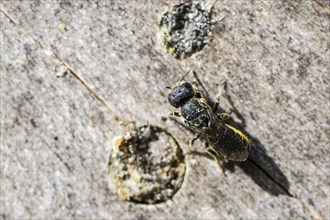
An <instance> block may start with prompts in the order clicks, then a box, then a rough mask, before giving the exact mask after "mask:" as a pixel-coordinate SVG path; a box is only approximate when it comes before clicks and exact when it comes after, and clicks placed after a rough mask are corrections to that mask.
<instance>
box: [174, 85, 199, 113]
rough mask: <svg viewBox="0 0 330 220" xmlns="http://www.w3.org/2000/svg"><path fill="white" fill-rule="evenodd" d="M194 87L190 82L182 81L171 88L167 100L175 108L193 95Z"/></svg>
mask: <svg viewBox="0 0 330 220" xmlns="http://www.w3.org/2000/svg"><path fill="white" fill-rule="evenodd" d="M194 94H195V92H194V88H193V87H192V85H191V84H190V83H182V84H181V85H178V86H176V87H174V88H173V89H172V91H171V92H170V93H169V94H168V101H169V102H170V103H171V105H172V106H173V107H175V108H179V107H180V106H183V105H184V104H185V103H186V102H187V101H188V100H189V99H191V98H192V97H194Z"/></svg>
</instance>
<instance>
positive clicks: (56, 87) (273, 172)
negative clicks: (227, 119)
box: [0, 0, 330, 219]
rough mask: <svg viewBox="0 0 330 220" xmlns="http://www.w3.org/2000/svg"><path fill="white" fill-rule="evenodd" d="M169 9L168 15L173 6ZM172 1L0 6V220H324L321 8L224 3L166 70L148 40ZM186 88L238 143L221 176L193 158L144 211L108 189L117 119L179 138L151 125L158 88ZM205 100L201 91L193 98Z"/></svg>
mask: <svg viewBox="0 0 330 220" xmlns="http://www.w3.org/2000/svg"><path fill="white" fill-rule="evenodd" d="M175 3H177V2H175ZM172 4H174V1H165V0H162V1H156V0H154V1H152V0H144V1H130V0H127V1H124V0H123V1H119V0H113V1H97V2H94V1H2V2H1V13H0V25H1V43H0V46H1V48H0V49H1V60H0V62H1V63H0V69H1V79H0V80H1V81H0V83H1V88H0V89H1V91H0V92H1V109H0V111H1V112H0V114H1V158H0V162H1V164H0V165H1V177H0V178H1V179H0V181H1V190H0V192H1V201H0V206H1V207H0V214H1V215H0V216H1V219H179V218H180V219H288V218H290V219H329V216H330V213H329V209H330V205H329V203H330V201H329V196H330V192H329V191H330V190H329V188H330V181H329V180H330V179H329V168H330V160H329V155H330V148H329V121H330V118H329V115H330V114H329V106H330V105H329V104H330V103H329V98H330V97H329V94H330V91H329V61H330V60H329V57H330V52H329V47H330V42H329V26H330V25H329V16H330V3H329V1H322V0H315V1H308V0H302V1H286V0H279V1H253V0H251V1H243V0H242V1H240V0H236V1H225V0H218V1H217V2H216V3H215V5H214V11H213V12H214V14H213V18H214V19H221V18H222V17H224V16H225V18H224V19H223V20H222V21H221V22H218V23H216V25H215V29H214V36H213V40H212V42H211V43H210V45H208V46H206V47H205V48H204V49H203V51H201V52H199V53H197V54H195V55H194V56H193V57H191V58H189V59H186V60H176V59H174V58H173V57H171V55H169V54H168V53H166V51H164V48H163V47H162V45H161V42H160V40H159V36H158V22H159V20H160V18H161V15H162V14H163V13H164V12H165V11H166V10H167V9H168V7H171V5H172ZM188 69H192V70H195V71H196V72H197V74H196V75H193V74H191V75H188V77H187V79H186V80H187V81H194V82H196V85H197V86H199V87H200V88H201V89H202V91H204V94H206V95H208V96H209V98H210V100H211V101H214V98H215V95H216V94H217V93H218V92H219V88H220V87H224V85H226V90H224V89H223V90H222V91H223V92H222V99H221V107H222V109H223V110H225V111H229V110H230V109H232V110H233V113H232V114H231V116H232V120H231V123H233V125H235V126H237V127H239V128H241V129H242V131H243V132H244V133H246V134H247V135H248V136H249V137H250V138H251V139H252V141H253V142H252V143H253V144H252V151H251V155H250V158H249V159H248V161H246V162H244V163H241V164H233V163H230V164H228V167H227V172H226V176H225V175H223V174H222V172H221V170H220V168H219V167H218V166H217V164H216V162H215V161H213V160H212V159H211V158H209V157H208V156H207V155H206V154H205V151H204V149H203V143H202V141H197V142H196V143H195V145H194V150H195V151H196V152H195V154H187V155H186V163H187V166H188V169H187V173H186V177H185V180H184V183H183V186H182V187H181V189H180V190H179V191H178V193H177V194H176V195H175V196H174V197H173V198H172V200H169V201H167V202H166V203H160V204H157V205H141V204H134V203H129V202H125V201H122V200H120V199H119V198H118V196H117V194H116V192H113V191H111V190H109V187H108V180H107V163H108V156H109V153H110V151H111V143H112V140H113V139H114V138H115V137H118V136H121V135H124V134H125V129H126V128H125V127H123V126H121V125H119V124H118V123H117V121H116V120H115V116H118V117H120V118H122V119H124V120H126V121H135V122H136V123H137V124H138V125H143V124H145V123H147V122H149V123H151V124H155V125H158V126H160V127H163V128H164V129H166V130H167V131H168V132H170V133H171V134H172V135H173V136H175V138H176V139H177V141H178V143H180V145H181V147H182V149H183V150H184V152H188V151H189V147H188V143H189V140H190V139H191V138H192V136H193V133H192V132H191V131H189V130H188V129H186V128H185V127H184V126H182V125H180V124H179V123H176V122H175V121H173V120H166V121H163V120H161V117H162V116H164V115H166V114H167V113H168V112H170V111H173V109H172V108H171V107H170V105H169V104H168V102H167V97H166V96H167V91H166V89H164V88H165V86H168V85H172V84H173V83H174V82H176V81H177V79H178V78H179V76H180V74H181V73H183V72H185V71H186V70H188ZM203 89H205V90H203Z"/></svg>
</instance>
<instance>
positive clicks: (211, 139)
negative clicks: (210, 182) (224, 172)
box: [167, 72, 251, 168]
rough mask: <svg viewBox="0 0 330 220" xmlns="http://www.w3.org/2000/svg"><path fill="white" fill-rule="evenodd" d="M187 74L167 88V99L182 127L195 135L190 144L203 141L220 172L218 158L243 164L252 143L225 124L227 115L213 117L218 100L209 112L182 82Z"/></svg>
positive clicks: (204, 102) (196, 91) (189, 87)
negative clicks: (177, 110)
mask: <svg viewBox="0 0 330 220" xmlns="http://www.w3.org/2000/svg"><path fill="white" fill-rule="evenodd" d="M187 74H188V72H187V73H186V74H185V75H184V76H183V77H182V78H181V79H180V81H179V83H178V84H177V85H176V86H175V87H174V88H171V87H167V88H169V89H171V91H170V93H169V95H168V101H169V102H170V104H171V105H172V106H173V107H175V108H181V109H180V110H181V111H180V112H174V113H173V115H175V116H178V117H182V118H183V121H184V123H185V124H186V125H188V126H189V127H190V128H191V129H193V130H194V131H196V132H197V135H196V136H195V137H194V138H193V140H192V141H191V144H192V143H193V142H194V141H195V140H196V139H197V138H199V137H202V138H203V139H204V140H206V150H207V151H208V152H209V153H210V154H211V155H212V156H213V157H214V158H215V159H216V160H217V161H218V163H219V164H220V166H221V167H222V168H223V166H222V164H221V163H220V161H219V156H222V157H224V158H225V159H228V160H231V161H245V160H246V159H247V158H248V156H249V153H250V148H251V147H250V142H251V141H250V140H249V138H248V137H247V136H245V135H244V134H243V133H242V132H241V131H240V130H238V129H236V128H234V127H232V126H230V125H228V124H226V123H224V120H225V119H226V118H228V115H227V114H220V115H217V114H216V111H217V109H218V107H219V100H218V101H217V102H216V104H215V106H214V107H213V108H211V107H210V106H209V105H208V104H207V102H206V100H205V99H204V98H203V97H202V96H201V94H200V92H199V91H198V90H195V89H194V88H193V86H192V85H191V84H190V83H187V82H182V81H183V79H184V77H185V76H186V75H187ZM220 158H221V157H220Z"/></svg>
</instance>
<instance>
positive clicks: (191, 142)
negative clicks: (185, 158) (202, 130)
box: [189, 133, 200, 151]
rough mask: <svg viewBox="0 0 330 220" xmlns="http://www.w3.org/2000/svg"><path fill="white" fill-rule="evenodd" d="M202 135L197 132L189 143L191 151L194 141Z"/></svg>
mask: <svg viewBox="0 0 330 220" xmlns="http://www.w3.org/2000/svg"><path fill="white" fill-rule="evenodd" d="M199 137H200V134H198V133H197V134H195V136H194V137H193V138H192V139H191V141H190V143H189V149H190V151H192V146H193V145H194V142H195V141H196V140H197V139H198V138H199Z"/></svg>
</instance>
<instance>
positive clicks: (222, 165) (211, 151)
mask: <svg viewBox="0 0 330 220" xmlns="http://www.w3.org/2000/svg"><path fill="white" fill-rule="evenodd" d="M205 148H206V151H207V153H208V154H209V155H210V156H211V157H212V158H213V159H214V160H216V161H217V163H218V166H219V167H220V168H221V170H222V173H223V174H224V175H225V176H227V175H226V173H225V171H226V168H225V162H224V160H222V158H219V157H220V155H219V154H218V153H217V152H216V151H215V150H214V149H213V148H212V147H210V146H209V143H207V142H205Z"/></svg>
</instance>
